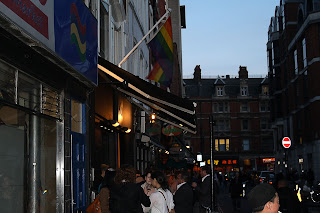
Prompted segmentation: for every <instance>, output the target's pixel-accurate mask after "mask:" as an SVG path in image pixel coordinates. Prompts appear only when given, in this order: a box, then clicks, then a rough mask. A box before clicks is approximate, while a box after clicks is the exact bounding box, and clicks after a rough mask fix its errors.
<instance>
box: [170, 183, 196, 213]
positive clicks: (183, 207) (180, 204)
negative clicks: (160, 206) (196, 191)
mask: <svg viewBox="0 0 320 213" xmlns="http://www.w3.org/2000/svg"><path fill="white" fill-rule="evenodd" d="M173 201H174V210H175V212H176V213H192V212H193V190H192V188H191V186H190V185H189V184H188V183H185V184H183V185H182V186H181V187H180V188H179V189H178V190H177V191H176V193H175V194H174V196H173Z"/></svg>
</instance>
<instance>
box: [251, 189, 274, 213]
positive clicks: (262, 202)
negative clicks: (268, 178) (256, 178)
mask: <svg viewBox="0 0 320 213" xmlns="http://www.w3.org/2000/svg"><path fill="white" fill-rule="evenodd" d="M248 201H249V204H250V205H251V208H252V212H254V213H258V212H259V213H278V210H279V206H280V205H279V196H278V193H277V192H276V190H275V188H274V187H273V186H272V185H270V184H268V183H262V184H259V185H257V186H255V187H254V188H253V189H252V190H251V191H250V192H249V194H248Z"/></svg>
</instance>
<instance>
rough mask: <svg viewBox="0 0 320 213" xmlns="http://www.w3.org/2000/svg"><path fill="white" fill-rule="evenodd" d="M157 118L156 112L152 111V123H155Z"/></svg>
mask: <svg viewBox="0 0 320 213" xmlns="http://www.w3.org/2000/svg"><path fill="white" fill-rule="evenodd" d="M156 118H157V116H156V113H152V114H151V115H150V123H154V122H155V120H156Z"/></svg>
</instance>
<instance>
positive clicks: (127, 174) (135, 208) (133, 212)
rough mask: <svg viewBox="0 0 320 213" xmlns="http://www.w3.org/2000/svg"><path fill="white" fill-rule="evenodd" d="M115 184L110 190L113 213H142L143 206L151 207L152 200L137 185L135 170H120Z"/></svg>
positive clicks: (111, 210)
mask: <svg viewBox="0 0 320 213" xmlns="http://www.w3.org/2000/svg"><path fill="white" fill-rule="evenodd" d="M114 181H115V184H114V186H113V187H111V190H110V212H111V213H138V212H139V213H142V212H143V210H142V206H141V204H143V205H144V206H146V207H148V206H150V199H149V198H148V196H147V195H146V194H145V193H144V192H143V189H142V188H141V185H139V184H137V183H136V171H135V169H134V168H132V167H129V168H120V169H117V171H116V176H115V178H114Z"/></svg>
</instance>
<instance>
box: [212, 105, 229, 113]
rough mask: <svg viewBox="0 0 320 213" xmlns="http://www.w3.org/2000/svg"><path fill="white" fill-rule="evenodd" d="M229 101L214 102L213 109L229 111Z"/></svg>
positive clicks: (215, 110)
mask: <svg viewBox="0 0 320 213" xmlns="http://www.w3.org/2000/svg"><path fill="white" fill-rule="evenodd" d="M228 109H229V107H228V103H227V102H219V103H214V104H213V111H214V112H220V113H221V112H228Z"/></svg>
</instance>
